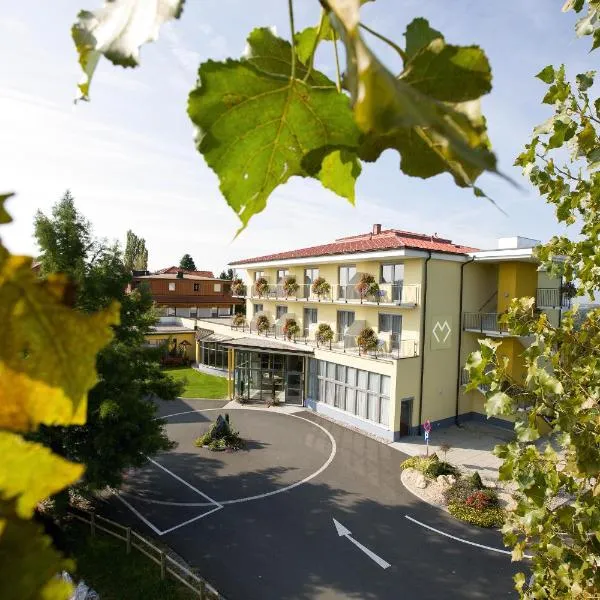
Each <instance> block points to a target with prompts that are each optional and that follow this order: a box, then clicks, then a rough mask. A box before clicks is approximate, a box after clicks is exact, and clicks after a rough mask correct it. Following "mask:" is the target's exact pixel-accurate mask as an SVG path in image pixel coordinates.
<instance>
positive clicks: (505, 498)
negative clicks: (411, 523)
mask: <svg viewBox="0 0 600 600" xmlns="http://www.w3.org/2000/svg"><path fill="white" fill-rule="evenodd" d="M401 469H402V476H401V479H402V483H403V484H404V485H405V486H406V487H407V488H408V489H409V490H410V491H411V492H413V493H414V494H416V495H417V496H419V497H420V498H422V499H423V500H425V501H426V502H429V503H430V504H434V505H436V506H440V507H442V508H444V509H445V510H447V511H448V512H449V513H450V514H451V515H453V516H454V517H456V518H457V519H460V520H462V521H466V522H467V523H471V524H472V525H477V526H479V527H501V526H502V524H503V523H504V517H505V514H506V508H507V507H508V506H509V505H510V504H511V503H512V502H513V500H512V496H511V494H510V493H508V492H507V491H504V490H502V489H499V488H498V487H497V483H496V482H493V481H486V482H484V481H482V479H481V477H480V475H479V473H478V472H477V471H475V472H473V473H463V472H461V471H460V470H459V468H458V467H456V466H455V465H453V464H451V463H449V462H446V461H445V460H440V458H439V457H438V456H437V454H432V455H431V456H412V457H410V458H409V459H407V460H405V461H404V462H403V463H402V465H401Z"/></svg>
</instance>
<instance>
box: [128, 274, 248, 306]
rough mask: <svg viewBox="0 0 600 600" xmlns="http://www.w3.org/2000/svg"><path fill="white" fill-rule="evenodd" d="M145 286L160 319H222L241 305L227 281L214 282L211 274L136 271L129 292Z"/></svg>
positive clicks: (229, 282)
mask: <svg viewBox="0 0 600 600" xmlns="http://www.w3.org/2000/svg"><path fill="white" fill-rule="evenodd" d="M142 284H145V285H147V286H148V287H149V288H150V292H151V294H152V297H153V299H154V301H155V303H156V305H157V306H158V308H159V310H160V313H161V315H162V316H164V317H188V318H202V317H222V316H227V315H232V314H234V313H235V308H236V306H237V307H239V306H241V305H242V304H243V300H241V299H240V298H234V297H233V296H232V294H231V281H229V280H225V279H217V278H215V276H214V275H213V273H212V271H186V270H185V269H179V268H177V267H168V268H166V269H161V270H159V271H157V272H156V273H149V272H142V273H140V272H136V273H134V275H133V278H132V281H131V283H130V284H129V286H128V289H129V290H133V289H136V288H137V287H138V286H140V285H142Z"/></svg>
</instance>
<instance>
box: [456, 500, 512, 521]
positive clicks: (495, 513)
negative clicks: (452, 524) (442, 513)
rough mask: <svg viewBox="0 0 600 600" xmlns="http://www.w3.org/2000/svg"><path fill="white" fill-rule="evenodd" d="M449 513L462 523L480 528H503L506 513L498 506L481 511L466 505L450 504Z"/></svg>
mask: <svg viewBox="0 0 600 600" xmlns="http://www.w3.org/2000/svg"><path fill="white" fill-rule="evenodd" d="M448 512H449V513H450V514H451V515H452V516H453V517H456V518H457V519H460V520H461V521H466V522H467V523H471V525H477V526H478V527H501V526H502V525H503V524H504V515H505V512H504V510H502V509H501V508H500V507H498V506H493V507H490V508H485V509H483V510H479V509H477V508H474V507H471V506H467V505H465V504H449V505H448Z"/></svg>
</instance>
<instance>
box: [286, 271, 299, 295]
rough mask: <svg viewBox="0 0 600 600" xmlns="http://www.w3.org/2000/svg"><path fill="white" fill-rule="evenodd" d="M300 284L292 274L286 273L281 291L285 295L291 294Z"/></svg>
mask: <svg viewBox="0 0 600 600" xmlns="http://www.w3.org/2000/svg"><path fill="white" fill-rule="evenodd" d="M299 287H300V286H299V285H298V282H297V281H296V278H295V277H294V276H293V275H288V276H287V277H286V278H285V280H284V282H283V291H284V292H285V295H286V296H293V295H294V294H295V293H296V292H297V291H298V288H299Z"/></svg>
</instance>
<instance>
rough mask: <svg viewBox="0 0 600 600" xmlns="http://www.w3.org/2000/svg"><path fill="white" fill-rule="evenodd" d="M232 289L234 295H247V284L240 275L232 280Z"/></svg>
mask: <svg viewBox="0 0 600 600" xmlns="http://www.w3.org/2000/svg"><path fill="white" fill-rule="evenodd" d="M231 291H232V292H233V295H234V296H245V295H246V286H245V285H244V282H243V281H242V280H241V279H240V278H239V277H236V278H235V279H234V280H233V281H232V282H231Z"/></svg>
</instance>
